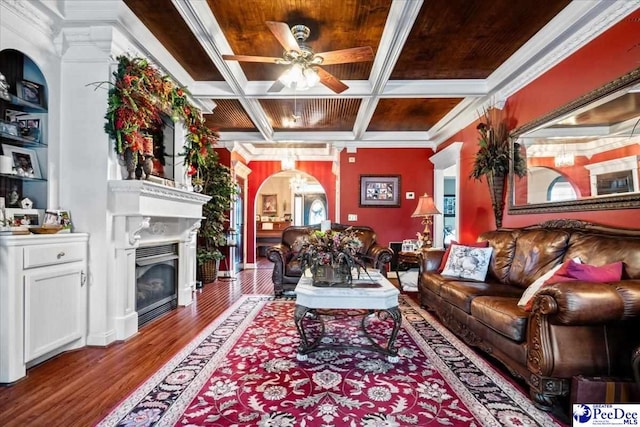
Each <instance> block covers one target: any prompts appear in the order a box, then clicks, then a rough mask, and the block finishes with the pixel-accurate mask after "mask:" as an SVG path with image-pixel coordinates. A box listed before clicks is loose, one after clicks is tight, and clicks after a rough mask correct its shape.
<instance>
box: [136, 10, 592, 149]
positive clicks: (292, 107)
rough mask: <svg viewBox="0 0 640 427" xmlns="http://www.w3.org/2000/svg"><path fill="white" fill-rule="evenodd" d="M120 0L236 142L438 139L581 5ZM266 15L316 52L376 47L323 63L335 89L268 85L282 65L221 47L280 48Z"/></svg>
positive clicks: (395, 143)
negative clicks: (359, 57) (302, 29)
mask: <svg viewBox="0 0 640 427" xmlns="http://www.w3.org/2000/svg"><path fill="white" fill-rule="evenodd" d="M124 1H125V4H126V5H127V6H128V7H129V8H130V9H131V10H132V11H133V13H134V14H135V15H136V16H137V17H138V18H139V19H140V20H141V21H142V23H143V24H144V25H145V26H146V27H147V28H148V29H149V30H150V32H151V33H152V34H153V35H154V36H155V37H156V38H157V39H158V40H159V41H160V42H161V43H162V44H163V45H164V47H165V48H166V49H167V51H168V52H169V53H170V54H171V55H172V56H173V57H174V58H175V59H176V60H177V62H178V63H179V64H180V65H181V66H182V68H183V69H184V70H185V71H186V72H187V73H188V74H189V75H190V76H191V78H192V79H193V86H192V87H190V88H189V89H191V91H192V93H193V94H194V97H195V98H196V99H200V100H205V101H207V102H211V101H213V102H214V103H215V105H216V108H215V109H213V111H212V112H211V113H210V114H207V121H208V123H210V124H211V126H212V127H215V128H216V129H218V130H219V131H220V133H221V141H222V142H223V143H226V144H232V143H235V146H236V147H238V146H241V145H242V144H253V145H254V146H255V147H257V146H263V145H264V143H271V144H273V143H276V144H277V143H278V142H279V141H282V142H284V141H286V142H288V143H291V142H296V143H298V144H300V145H302V146H303V145H304V143H305V142H308V143H312V142H313V143H315V144H317V143H318V142H324V143H327V144H341V146H343V147H344V146H347V147H348V146H352V147H354V148H358V147H368V146H381V147H402V146H432V147H435V146H437V144H438V143H440V142H442V141H443V140H444V139H445V138H446V137H448V136H450V135H451V134H452V131H454V130H457V129H453V128H449V127H451V126H454V125H458V126H459V125H460V121H459V120H458V119H460V117H461V115H464V114H466V115H467V116H466V117H467V122H468V121H469V119H468V117H470V116H469V114H470V112H471V113H472V114H473V115H476V116H477V111H478V108H479V107H480V106H483V105H486V103H487V102H488V101H489V100H490V98H492V97H495V96H496V94H497V93H499V90H500V89H501V88H502V87H504V86H506V85H508V84H509V82H510V81H511V80H512V79H513V78H515V77H516V76H515V74H516V72H517V71H518V70H519V71H523V70H522V67H524V66H529V65H532V64H525V63H524V62H526V60H523V59H519V57H518V53H519V52H521V51H522V49H523V46H525V44H526V43H527V42H528V41H530V40H531V39H532V38H533V37H543V36H544V35H545V33H548V34H551V35H549V36H546V37H547V38H546V40H547V46H546V47H549V46H551V45H558V44H560V43H561V42H562V41H563V40H566V39H567V38H568V36H569V35H567V34H565V33H566V31H565V33H562V31H564V30H560V29H559V28H560V27H561V26H562V25H564V26H565V27H566V23H564V24H562V23H560V24H559V23H558V22H556V21H558V19H567V18H566V17H564V15H568V16H569V19H571V13H573V14H576V13H578V12H580V11H581V10H582V9H580V8H581V7H582V8H583V9H584V8H585V6H584V5H576V4H575V3H581V2H571V1H570V0H546V1H543V2H541V1H539V0H518V1H513V0H491V1H488V0H430V1H424V2H423V1H414V0H408V1H407V0H326V1H324V0H323V1H315V2H309V1H303V0H242V1H238V0H207V1H206V2H204V1H202V0H154V1H153V2H152V1H147V0H124ZM570 3H573V4H570ZM600 7H604V6H600ZM572 8H573V9H572ZM574 9H575V10H574ZM563 14H564V15H563ZM558 16H561V18H558ZM554 18H556V20H554V21H553V22H552V20H553V19H554ZM266 21H278V22H285V23H287V24H288V25H289V26H292V25H296V24H304V25H306V26H308V27H309V29H310V31H311V33H310V36H309V38H308V40H307V43H308V44H309V45H310V46H311V47H312V48H313V50H314V51H315V52H326V51H332V50H339V49H348V48H353V47H360V46H370V47H371V48H372V49H373V53H374V55H375V58H374V60H373V61H371V62H358V63H350V64H339V65H327V66H323V68H324V69H325V70H326V71H328V72H329V73H331V74H333V75H334V76H335V77H337V78H338V79H340V80H342V81H343V82H344V83H346V84H347V86H349V89H347V90H346V91H344V92H343V93H341V94H335V93H334V92H332V91H331V90H329V89H328V88H327V87H324V86H323V85H321V84H319V85H317V86H315V87H313V88H311V89H309V90H307V91H294V90H291V89H288V88H284V89H283V90H281V91H278V92H269V91H268V89H269V87H270V86H271V85H272V84H273V82H274V81H275V80H277V79H278V77H279V76H280V75H281V74H282V73H283V72H284V71H285V70H286V68H287V66H284V65H278V64H274V63H248V62H236V61H225V60H223V59H222V58H221V55H223V54H235V55H256V56H267V57H282V55H283V48H282V46H281V45H280V44H279V43H278V41H277V39H276V38H275V37H274V34H273V33H272V32H271V31H270V30H269V28H268V27H267V25H266V24H265V22H266ZM550 22H552V23H551V24H550ZM561 24H562V25H561ZM576 31H577V29H576ZM544 47H545V46H544V45H543V46H539V47H537V49H538V51H531V50H530V52H531V55H529V56H532V55H535V54H536V52H541V51H542V50H543V49H544ZM529 49H532V48H529ZM520 58H524V56H521V57H520ZM519 67H520V68H519ZM507 68H508V70H509V71H510V72H511V75H509V74H508V73H507V72H503V71H504V70H505V69H507ZM501 71H502V72H501ZM498 72H501V75H500V76H499V77H500V78H499V79H498V78H496V75H497V74H498ZM503 75H504V76H503ZM462 124H463V125H465V123H462ZM255 147H254V148H255ZM254 152H255V150H254Z"/></svg>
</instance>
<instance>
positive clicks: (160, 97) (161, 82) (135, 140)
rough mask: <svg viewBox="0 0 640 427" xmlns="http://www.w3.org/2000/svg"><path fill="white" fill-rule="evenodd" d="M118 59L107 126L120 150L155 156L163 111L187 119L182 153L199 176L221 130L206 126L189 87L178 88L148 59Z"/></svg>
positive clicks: (186, 162)
mask: <svg viewBox="0 0 640 427" xmlns="http://www.w3.org/2000/svg"><path fill="white" fill-rule="evenodd" d="M117 60H118V69H117V71H115V72H114V73H113V75H114V77H115V81H114V82H113V83H112V84H111V87H110V88H109V100H108V108H107V113H106V115H105V119H106V120H107V122H106V124H105V126H104V129H105V131H106V132H107V134H108V135H109V136H110V137H111V138H112V139H113V140H114V141H115V147H114V148H115V151H116V153H118V154H120V155H122V154H123V153H124V152H125V150H127V149H128V150H130V151H132V152H134V153H137V154H138V155H145V154H146V155H149V154H151V155H152V154H153V145H152V142H151V139H150V138H149V134H150V133H154V132H158V131H159V129H160V128H161V127H162V119H161V117H160V114H161V113H162V112H165V113H167V114H169V115H170V116H171V118H172V120H173V121H174V122H177V121H179V120H181V119H182V120H183V121H184V125H185V127H186V128H187V130H188V134H187V138H186V143H185V146H184V152H183V153H182V154H181V155H182V156H183V157H184V164H185V166H186V167H187V173H188V174H189V175H195V174H196V173H197V170H198V168H199V167H200V166H201V165H203V164H204V160H205V158H206V156H207V155H209V153H210V152H211V151H213V146H214V144H215V143H216V141H217V140H218V137H219V135H218V133H217V132H216V131H214V130H212V129H210V128H208V127H207V126H206V125H205V121H204V118H203V117H202V113H201V111H200V110H199V109H198V108H196V107H195V106H193V105H192V104H191V103H190V102H189V100H188V95H189V94H188V92H187V90H186V88H182V87H177V86H176V85H175V84H174V83H173V82H172V81H171V79H170V78H169V76H166V75H162V74H161V73H160V71H159V70H158V69H157V68H155V67H154V66H152V65H151V64H149V62H148V61H147V60H146V59H144V58H129V57H127V56H119V57H118V58H117ZM134 161H137V156H134Z"/></svg>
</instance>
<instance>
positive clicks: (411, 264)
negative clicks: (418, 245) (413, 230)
mask: <svg viewBox="0 0 640 427" xmlns="http://www.w3.org/2000/svg"><path fill="white" fill-rule="evenodd" d="M419 254H420V252H418V251H400V252H398V263H397V264H396V276H397V277H398V284H399V285H400V289H402V282H401V281H400V270H402V271H405V270H408V269H410V268H420V256H419Z"/></svg>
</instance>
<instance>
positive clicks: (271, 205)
mask: <svg viewBox="0 0 640 427" xmlns="http://www.w3.org/2000/svg"><path fill="white" fill-rule="evenodd" d="M276 213H278V195H277V194H263V195H262V214H263V215H275V214H276Z"/></svg>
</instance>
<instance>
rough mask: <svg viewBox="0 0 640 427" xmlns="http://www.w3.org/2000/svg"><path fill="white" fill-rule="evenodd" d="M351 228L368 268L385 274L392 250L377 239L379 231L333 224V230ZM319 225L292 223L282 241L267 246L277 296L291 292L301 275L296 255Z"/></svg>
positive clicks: (283, 233) (284, 233)
mask: <svg viewBox="0 0 640 427" xmlns="http://www.w3.org/2000/svg"><path fill="white" fill-rule="evenodd" d="M349 227H351V228H352V229H353V230H355V231H356V232H357V235H358V238H359V239H360V241H362V243H363V245H362V247H361V248H360V251H359V252H360V255H361V257H360V259H361V260H362V261H363V262H364V265H365V266H366V267H369V268H376V269H378V270H380V272H381V273H382V274H384V275H385V276H386V274H387V269H386V265H387V264H388V263H389V262H390V261H391V257H392V256H393V251H392V250H391V249H390V248H388V247H386V246H382V245H380V244H378V243H377V242H376V233H375V232H374V231H373V229H372V228H371V227H366V226H349V225H343V224H335V223H334V224H331V229H332V230H338V231H342V230H346V229H347V228H349ZM319 229H320V226H319V225H311V226H290V227H287V228H285V229H284V230H283V231H282V241H281V242H280V243H278V244H277V245H274V246H271V247H270V248H268V249H267V258H268V259H269V260H270V261H271V262H273V264H274V265H273V276H272V278H273V288H274V292H275V294H276V295H278V296H279V295H282V294H283V293H285V292H287V293H291V292H293V290H294V289H295V287H296V285H297V284H298V280H300V277H301V276H302V270H301V269H300V260H299V259H298V258H297V255H298V253H299V252H300V249H301V246H302V244H303V242H304V240H305V238H306V236H308V235H309V233H311V232H312V231H313V230H319Z"/></svg>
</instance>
